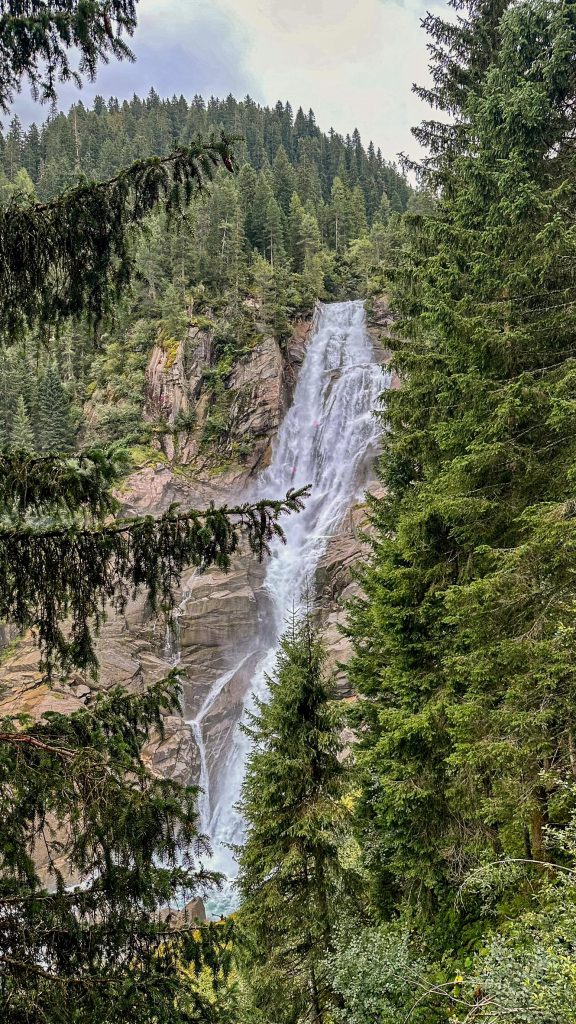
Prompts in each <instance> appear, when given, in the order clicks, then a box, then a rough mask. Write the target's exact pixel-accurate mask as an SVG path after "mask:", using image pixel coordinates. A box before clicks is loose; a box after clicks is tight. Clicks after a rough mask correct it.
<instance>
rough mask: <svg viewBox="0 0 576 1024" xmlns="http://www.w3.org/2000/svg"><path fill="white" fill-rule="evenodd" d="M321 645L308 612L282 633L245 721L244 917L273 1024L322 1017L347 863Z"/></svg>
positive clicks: (259, 991) (257, 986)
mask: <svg viewBox="0 0 576 1024" xmlns="http://www.w3.org/2000/svg"><path fill="white" fill-rule="evenodd" d="M324 659H325V654H324V649H323V646H322V642H321V640H320V639H319V637H318V635H317V633H316V632H315V630H314V627H313V626H312V623H311V621H310V619H309V618H305V619H304V620H303V621H301V622H296V621H294V622H293V623H292V626H291V628H290V629H289V631H288V633H286V634H285V636H284V637H283V639H282V642H281V647H280V653H279V655H278V661H277V665H276V670H275V673H274V676H273V678H271V679H270V681H269V682H270V696H269V700H267V701H266V702H260V701H258V702H257V708H256V712H255V713H254V714H253V715H252V716H251V717H250V720H249V725H248V726H247V728H246V732H247V733H248V735H249V737H250V739H251V740H252V742H253V744H254V746H253V749H252V752H251V753H250V755H249V758H248V763H247V769H246V775H245V780H244V786H243V790H242V802H241V810H242V814H243V816H244V818H245V821H246V829H247V831H246V840H245V843H244V845H243V846H242V848H241V849H240V851H239V864H240V873H239V877H238V885H239V891H240V895H241V899H242V905H241V911H240V921H241V925H242V927H243V928H245V929H246V931H247V934H248V936H249V937H250V940H251V941H250V944H249V950H250V951H249V952H248V953H247V966H248V969H249V971H250V972H251V976H252V987H253V993H254V1001H255V1004H256V1006H258V1007H261V1008H263V1009H265V1010H266V1012H267V1014H268V1015H270V1016H273V1019H274V1020H275V1021H278V1024H296V1021H312V1022H315V1024H323V1022H324V1021H326V1022H327V1021H328V1020H329V1019H330V1017H329V1007H330V1005H331V1002H332V995H331V991H330V979H329V978H327V977H326V975H325V972H323V970H322V966H321V963H322V959H323V957H324V956H325V955H326V953H327V952H328V950H329V948H330V943H331V934H332V928H333V923H334V912H335V899H336V894H337V893H338V892H340V897H341V898H343V892H341V891H340V890H339V886H340V884H341V882H342V878H343V870H342V868H341V866H340V862H339V859H338V842H339V838H340V835H341V832H340V830H341V827H342V821H343V815H344V808H343V804H342V803H341V797H342V785H343V767H342V765H341V763H340V761H339V759H338V754H339V749H340V748H339V741H338V736H337V732H336V729H335V725H334V722H333V720H332V717H331V714H330V707H329V701H330V688H329V686H328V684H327V683H326V681H325V678H324V674H323V673H324Z"/></svg>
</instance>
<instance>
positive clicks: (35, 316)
mask: <svg viewBox="0 0 576 1024" xmlns="http://www.w3.org/2000/svg"><path fill="white" fill-rule="evenodd" d="M231 144H232V140H229V139H227V138H226V137H225V136H224V135H222V136H221V138H220V139H217V138H216V137H212V138H211V139H210V140H209V141H208V142H205V141H204V140H203V139H201V138H197V139H196V140H195V141H194V142H193V143H192V144H191V145H190V146H182V147H180V148H178V149H176V150H174V152H172V153H170V154H169V155H168V156H166V157H157V156H156V157H150V158H148V159H145V160H137V161H136V162H135V163H133V164H131V165H130V166H129V167H127V168H126V169H125V170H123V171H121V172H120V173H119V174H117V175H116V176H115V177H114V178H111V179H110V180H108V181H102V182H85V183H82V184H79V185H76V186H75V187H74V188H71V189H69V190H68V191H67V192H65V193H64V194H63V195H61V196H59V197H58V198H57V199H55V200H53V201H52V202H49V203H27V204H22V202H21V197H18V198H15V199H14V200H13V201H12V202H11V203H10V204H9V205H8V206H5V207H0V339H1V338H2V336H4V338H5V339H6V338H9V337H14V336H15V335H18V333H19V332H22V331H23V330H24V329H25V327H26V326H31V325H33V324H34V323H40V322H41V323H44V324H46V323H50V324H55V323H57V322H58V321H60V320H62V319H64V318H66V317H70V316H80V315H81V314H82V313H84V314H86V315H87V317H88V319H89V320H91V321H92V322H96V321H98V320H99V319H100V318H101V317H102V315H103V314H104V312H105V311H106V310H107V309H109V308H110V305H111V303H112V302H113V300H114V299H117V298H118V297H119V295H120V294H121V292H122V290H123V289H124V288H125V287H126V285H127V284H128V282H129V279H130V274H131V271H132V267H133V258H134V256H133V247H132V246H131V244H130V242H131V234H132V231H133V229H136V228H138V227H141V226H142V225H143V223H144V222H145V220H146V218H147V217H148V215H149V214H150V213H151V212H152V211H153V210H154V209H155V208H156V207H157V206H158V205H160V204H161V205H162V207H163V209H164V210H165V211H166V213H167V215H168V217H171V216H174V215H175V214H176V213H177V212H178V211H179V210H182V209H183V208H184V207H185V206H186V205H187V204H188V203H190V201H191V200H192V198H193V196H194V195H195V194H196V193H198V192H201V191H202V190H203V189H204V187H205V185H206V182H207V181H209V180H210V179H211V178H212V175H213V173H214V170H215V169H216V168H217V167H218V166H219V165H223V166H224V167H226V168H227V169H228V170H230V171H232V170H233V169H234V163H233V154H232V150H231Z"/></svg>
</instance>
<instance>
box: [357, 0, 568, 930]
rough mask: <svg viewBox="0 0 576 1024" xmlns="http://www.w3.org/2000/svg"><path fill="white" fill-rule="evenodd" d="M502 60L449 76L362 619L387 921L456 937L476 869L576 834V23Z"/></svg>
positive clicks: (529, 28)
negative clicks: (450, 134)
mask: <svg viewBox="0 0 576 1024" xmlns="http://www.w3.org/2000/svg"><path fill="white" fill-rule="evenodd" d="M471 6H472V9H473V8H474V6H475V5H471ZM493 38H494V40H495V44H494V45H495V48H494V50H493V51H492V52H491V53H490V52H489V51H487V50H484V51H483V60H484V65H483V66H484V72H483V73H482V74H481V75H477V74H476V72H474V74H472V72H471V75H470V76H468V75H467V71H466V68H465V67H464V68H460V67H459V68H458V69H457V70H455V71H454V75H455V80H454V82H453V86H454V89H455V90H456V92H455V93H454V95H456V96H460V95H461V94H460V92H459V90H460V83H461V81H464V82H468V79H469V78H470V80H469V84H468V85H466V87H465V88H464V92H463V93H462V96H463V99H462V98H461V99H460V100H458V103H459V104H460V105H459V106H458V109H457V117H456V122H455V123H456V125H457V124H459V123H460V122H462V123H463V124H465V125H466V126H467V127H466V131H467V133H468V127H469V135H468V138H469V140H472V141H470V145H469V146H468V148H466V147H464V149H463V150H462V151H461V152H460V155H459V157H458V159H457V160H453V159H452V155H451V153H450V152H447V153H446V154H444V155H443V156H438V155H436V157H435V159H436V160H437V167H438V170H439V173H440V174H441V177H442V180H443V182H444V183H445V188H443V191H442V194H441V195H440V197H439V204H438V206H437V208H436V210H435V211H434V216H429V215H428V216H427V215H426V214H425V213H420V214H417V215H414V216H413V217H411V218H409V219H408V221H407V225H406V231H405V234H404V237H403V244H402V247H401V249H400V250H398V251H397V253H396V255H397V257H398V261H397V266H396V268H395V282H394V303H395V306H396V309H397V311H398V313H399V315H400V320H399V323H398V325H397V334H398V336H401V338H402V341H401V342H400V341H396V343H395V353H394V363H395V366H396V368H397V372H398V373H399V375H400V378H401V384H402V386H401V387H400V388H399V389H398V390H397V391H394V392H392V393H390V395H389V398H388V404H387V411H386V422H387V426H388V432H387V434H386V436H385V440H384V453H383V459H382V466H381V473H382V481H383V483H384V485H385V487H386V491H387V493H386V496H385V497H384V498H382V499H378V500H373V501H372V502H371V508H372V520H373V524H374V527H375V540H374V552H373V557H372V560H371V563H370V565H369V566H368V567H367V569H366V571H365V573H364V574H363V585H364V589H365V594H366V598H365V600H364V601H361V602H359V603H357V604H356V606H355V608H354V610H353V613H352V634H353V636H354V639H355V644H356V651H357V653H356V658H355V661H354V663H353V666H352V680H353V682H354V684H355V685H356V686H357V688H358V689H359V690H360V691H361V693H362V694H363V695H364V697H365V700H364V701H363V703H362V714H363V716H364V726H365V731H364V732H363V734H362V740H361V749H360V753H359V764H360V772H361V779H362V800H361V803H360V807H359V827H360V832H361V835H362V837H363V841H364V843H365V846H366V849H367V851H368V856H369V859H370V863H371V866H372V868H373V876H374V880H375V882H376V884H377V886H378V887H379V903H380V907H381V909H384V908H388V909H389V908H390V905H391V903H392V904H393V903H394V901H395V900H397V899H399V898H402V897H404V898H411V899H412V900H413V901H414V902H415V904H416V905H417V906H418V907H419V909H420V910H421V911H423V912H427V913H430V912H431V911H433V912H434V913H435V914H438V908H439V907H440V906H444V907H445V910H446V916H445V917H444V918H443V919H442V920H443V921H444V924H445V925H446V927H448V924H447V922H449V921H450V920H452V921H453V920H454V917H453V914H454V910H453V908H454V902H453V901H454V891H455V889H456V888H457V887H458V885H459V884H460V883H461V882H462V880H463V879H464V878H465V877H466V875H467V873H468V872H469V871H470V869H471V868H474V867H477V866H478V865H480V864H482V863H483V862H485V861H491V860H498V859H500V858H501V857H502V856H510V857H516V858H527V859H536V860H540V861H550V860H554V859H555V858H556V857H557V856H560V854H559V851H558V849H557V845H556V840H555V839H554V837H553V834H551V833H549V832H548V829H547V826H548V823H549V822H554V823H556V825H557V826H560V827H561V826H562V825H565V824H566V823H567V822H568V821H569V819H570V817H571V815H572V813H573V810H574V801H573V787H572V780H573V777H574V770H575V761H574V746H573V744H574V726H573V722H574V709H575V707H576V686H575V683H576V680H575V678H574V672H573V640H574V635H575V633H574V631H575V629H576V622H575V620H574V612H573V603H572V584H571V583H570V580H571V579H572V577H573V573H574V569H575V566H574V520H573V515H572V511H571V510H572V489H573V488H572V470H571V466H572V464H573V460H574V448H573V443H574V442H573V435H572V428H571V423H572V413H573V410H572V406H571V403H568V404H566V396H567V395H568V393H569V392H570V390H571V388H572V383H573V376H574V359H575V357H576V321H575V319H574V304H573V299H574V295H575V289H576V277H575V272H574V267H575V262H574V231H573V223H574V215H575V205H574V191H573V189H572V187H571V185H570V184H569V182H570V181H571V180H573V177H574V149H573V146H572V144H571V141H570V140H571V138H572V132H573V130H574V115H573V111H574V101H575V93H574V76H573V54H574V49H575V45H576V20H575V13H574V7H573V5H572V4H570V3H564V2H563V3H550V2H547V0H524V2H522V3H520V4H517V5H514V6H513V7H511V8H510V10H509V11H506V12H505V13H504V14H503V16H502V19H501V21H500V23H499V25H498V26H497V31H496V32H495V33H494V34H493ZM474 60H476V58H475V57H474ZM474 66H476V65H474ZM444 73H445V72H444V70H443V71H442V75H444ZM519 111H523V112H524V114H523V116H519ZM527 111H529V112H530V116H529V117H528V116H525V115H526V112H527ZM438 919H439V918H438V917H437V920H438Z"/></svg>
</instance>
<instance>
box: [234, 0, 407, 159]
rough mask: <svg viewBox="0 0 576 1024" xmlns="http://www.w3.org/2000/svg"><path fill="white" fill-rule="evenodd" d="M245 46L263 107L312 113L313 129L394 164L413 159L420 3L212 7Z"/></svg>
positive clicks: (269, 0) (261, 1)
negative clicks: (333, 133) (350, 137)
mask: <svg viewBox="0 0 576 1024" xmlns="http://www.w3.org/2000/svg"><path fill="white" fill-rule="evenodd" d="M216 2H217V6H218V8H219V9H220V10H222V11H225V12H226V13H227V15H228V17H233V16H235V17H236V19H237V22H238V23H239V26H240V27H241V29H242V30H243V34H244V37H245V38H246V39H247V40H248V50H247V52H245V53H244V59H245V61H246V66H247V68H248V69H249V70H250V72H251V74H252V76H253V77H254V78H257V79H258V82H259V85H260V89H261V91H262V93H263V95H264V98H265V100H266V101H267V102H274V101H275V100H276V99H278V98H279V97H280V98H283V99H288V98H289V99H290V102H291V103H292V104H293V105H294V106H295V107H297V106H299V105H302V106H303V107H304V109H307V108H308V107H310V106H311V107H312V108H313V109H314V111H315V113H316V115H317V120H318V123H319V124H320V125H321V127H323V128H325V129H327V128H329V127H330V126H333V127H334V128H335V129H336V130H337V131H340V132H342V133H346V132H349V131H350V132H351V131H352V129H353V128H354V127H358V128H359V130H360V133H361V135H362V137H363V139H364V140H365V141H366V142H367V141H368V140H369V139H370V138H372V139H373V140H374V143H375V144H376V145H380V146H381V148H382V151H383V153H384V154H385V155H386V156H388V157H393V156H394V155H395V154H396V153H397V152H398V151H399V150H410V151H411V152H412V153H415V152H416V150H417V147H416V144H415V142H414V140H413V139H412V136H411V134H410V127H411V126H412V125H414V124H417V123H418V122H419V121H420V120H421V118H422V116H424V115H425V108H423V107H422V104H421V103H420V101H419V100H418V98H417V97H416V96H415V95H414V94H413V93H412V91H411V89H412V83H413V82H414V81H417V82H423V81H426V80H427V52H426V36H425V33H424V32H423V30H422V29H421V27H420V19H421V17H422V16H423V15H424V13H425V5H424V3H423V2H422V0H405V2H404V3H401V2H395V0H356V2H355V3H350V0H292V3H291V4H290V5H288V4H286V3H285V2H283V0H244V2H243V3H242V4H241V5H239V4H237V3H236V0H216Z"/></svg>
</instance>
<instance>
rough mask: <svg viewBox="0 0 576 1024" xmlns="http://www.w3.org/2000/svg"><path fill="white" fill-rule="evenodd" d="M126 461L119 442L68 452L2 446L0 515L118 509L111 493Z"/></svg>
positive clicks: (19, 517)
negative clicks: (40, 452)
mask: <svg viewBox="0 0 576 1024" xmlns="http://www.w3.org/2000/svg"><path fill="white" fill-rule="evenodd" d="M127 467H128V454H127V452H126V451H125V449H124V448H123V447H120V446H119V445H109V446H107V447H106V448H86V449H84V450H83V451H82V452H79V453H76V454H74V455H70V456H63V455H56V454H47V455H30V453H29V452H24V451H13V450H10V451H0V521H1V520H2V519H3V518H7V519H12V518H14V519H15V520H22V519H24V517H25V516H35V517H38V516H45V515H54V514H60V515H61V514H63V513H66V512H67V513H69V515H70V516H74V517H75V519H78V518H80V517H85V516H86V515H89V516H90V517H96V518H101V517H103V516H105V515H108V514H110V513H112V512H115V511H117V509H118V502H117V500H116V499H115V498H114V496H113V495H112V493H111V488H112V487H113V486H114V484H117V483H118V482H119V480H120V478H121V476H122V474H123V473H124V472H125V471H126V469H127Z"/></svg>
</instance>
